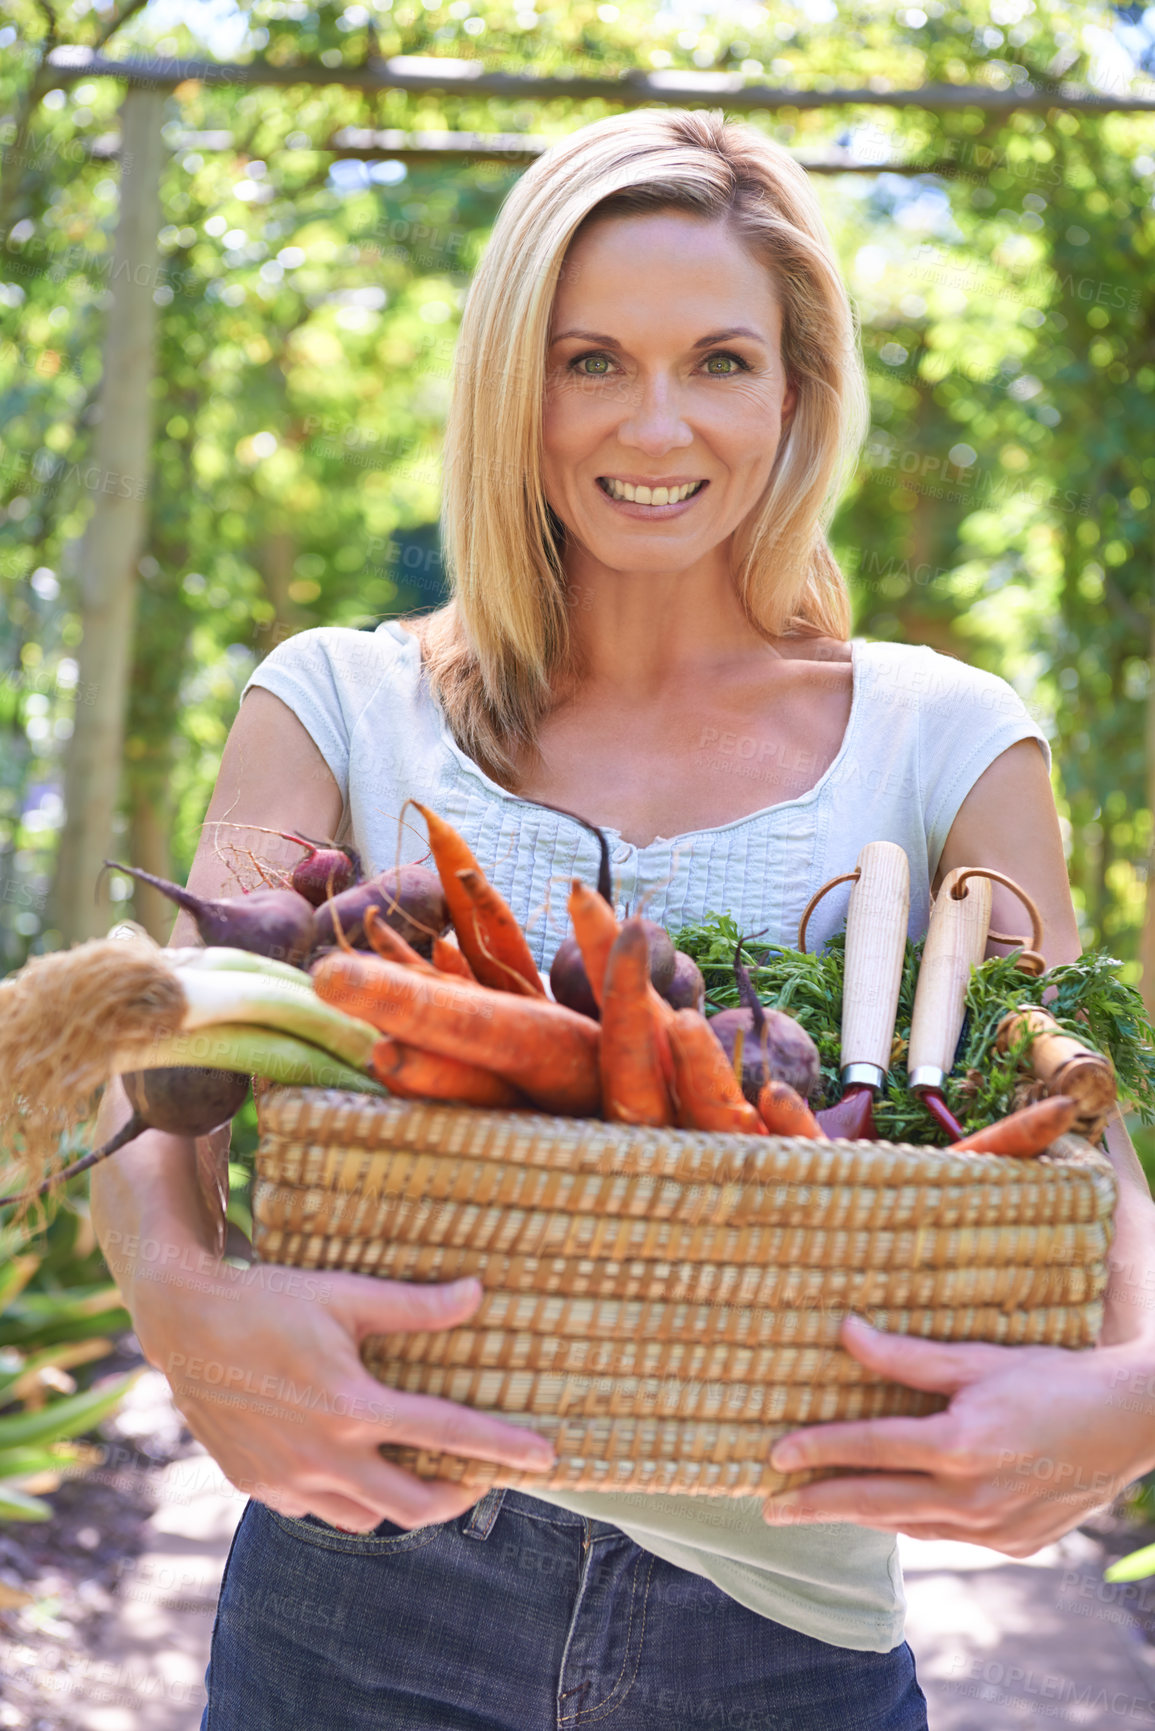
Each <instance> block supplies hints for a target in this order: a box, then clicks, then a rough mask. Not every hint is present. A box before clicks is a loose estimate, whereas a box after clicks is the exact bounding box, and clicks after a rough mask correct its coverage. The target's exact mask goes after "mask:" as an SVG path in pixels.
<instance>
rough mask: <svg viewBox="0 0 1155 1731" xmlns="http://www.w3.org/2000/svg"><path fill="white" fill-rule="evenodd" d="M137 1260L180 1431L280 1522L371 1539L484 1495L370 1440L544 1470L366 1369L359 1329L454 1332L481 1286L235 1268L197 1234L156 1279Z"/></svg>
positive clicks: (538, 1448) (547, 1449)
mask: <svg viewBox="0 0 1155 1731" xmlns="http://www.w3.org/2000/svg"><path fill="white" fill-rule="evenodd" d="M149 1272H150V1270H149V1265H148V1264H138V1268H137V1277H136V1280H135V1282H134V1292H133V1304H132V1309H133V1321H134V1325H135V1327H136V1333H137V1338H138V1339H139V1341H140V1344H141V1348H142V1350H143V1352H144V1355H145V1357H146V1358H147V1359H148V1361H149V1363H150V1364H152V1365H154V1366H155V1367H156V1369H158V1370H160V1371H163V1373H164V1375H165V1376H166V1377H167V1378H168V1380H169V1383H170V1385H171V1387H172V1392H173V1399H174V1401H175V1402H176V1405H177V1406H178V1408H179V1409H180V1411H181V1412H182V1414H183V1415H184V1418H185V1422H186V1423H187V1425H188V1427H189V1429H190V1430H191V1431H192V1433H193V1435H194V1436H195V1437H196V1438H197V1440H198V1441H199V1442H201V1443H203V1445H204V1447H205V1448H206V1449H207V1450H208V1452H209V1454H210V1455H212V1457H213V1459H214V1460H215V1461H216V1462H217V1463H218V1465H219V1466H220V1468H221V1470H222V1472H223V1473H224V1474H225V1477H226V1478H227V1479H229V1480H230V1481H231V1483H232V1484H234V1485H236V1487H237V1489H238V1490H240V1491H243V1492H244V1493H245V1494H246V1495H248V1496H251V1497H254V1498H255V1499H256V1500H257V1501H258V1502H262V1503H267V1504H268V1505H269V1507H270V1508H274V1509H277V1510H278V1511H279V1512H280V1513H281V1514H284V1515H290V1516H300V1515H304V1514H312V1515H317V1516H319V1517H320V1519H321V1520H324V1521H327V1522H328V1523H329V1525H330V1526H335V1527H340V1528H343V1529H344V1530H345V1531H351V1532H369V1531H371V1530H372V1529H373V1528H374V1527H375V1526H377V1525H378V1523H379V1522H380V1521H383V1520H388V1521H392V1522H394V1523H395V1525H397V1526H401V1527H406V1528H411V1527H416V1526H425V1525H430V1524H432V1523H434V1522H439V1521H448V1520H453V1519H455V1518H456V1516H458V1515H460V1514H464V1512H465V1511H466V1509H469V1508H471V1507H472V1506H473V1504H474V1503H475V1502H476V1501H477V1499H478V1497H479V1496H480V1495H481V1494H482V1493H481V1492H480V1491H479V1490H478V1489H477V1488H476V1487H474V1488H472V1489H466V1488H464V1487H462V1486H460V1485H455V1484H450V1483H449V1482H448V1481H446V1480H444V1479H419V1478H417V1477H416V1476H415V1475H414V1474H413V1473H409V1472H405V1471H404V1470H403V1469H402V1468H400V1467H397V1466H393V1465H390V1464H389V1462H387V1461H385V1460H383V1459H382V1458H381V1456H380V1454H379V1453H378V1449H377V1445H378V1444H379V1443H384V1442H389V1443H408V1444H413V1445H416V1446H419V1447H425V1448H430V1449H443V1450H446V1451H447V1452H450V1453H453V1454H459V1455H471V1456H478V1457H481V1458H483V1459H485V1460H492V1461H498V1462H500V1463H501V1464H502V1465H505V1466H510V1467H516V1468H525V1467H529V1468H545V1467H547V1466H549V1465H551V1464H552V1461H553V1459H554V1451H553V1448H552V1446H551V1444H550V1443H549V1442H547V1441H545V1439H543V1438H541V1437H538V1436H537V1435H536V1434H535V1433H534V1432H531V1431H528V1430H526V1429H525V1428H523V1427H520V1426H517V1425H513V1424H509V1423H506V1422H505V1421H503V1420H501V1419H498V1418H492V1417H489V1416H488V1415H486V1414H484V1413H479V1412H474V1411H473V1410H472V1409H471V1408H469V1407H463V1406H458V1405H455V1404H454V1403H453V1402H452V1401H447V1400H440V1399H437V1398H436V1397H434V1396H431V1395H418V1394H404V1393H400V1392H399V1391H397V1390H396V1389H392V1388H389V1387H388V1386H387V1385H386V1384H384V1383H381V1382H378V1381H377V1379H376V1378H375V1377H374V1376H371V1375H370V1373H369V1372H368V1371H367V1370H366V1369H365V1366H364V1365H363V1364H362V1362H361V1356H360V1351H359V1347H360V1343H361V1341H362V1340H363V1339H364V1338H365V1336H366V1335H369V1334H396V1333H398V1332H400V1331H402V1330H409V1329H432V1328H450V1327H452V1326H454V1325H455V1324H458V1323H462V1322H464V1321H465V1320H466V1319H467V1318H468V1317H470V1316H471V1315H472V1314H473V1312H474V1311H475V1310H476V1309H477V1306H478V1304H479V1303H480V1301H481V1283H480V1282H479V1281H477V1280H474V1279H470V1280H466V1281H460V1282H455V1283H452V1284H430V1285H414V1284H409V1283H407V1282H402V1281H396V1280H379V1279H377V1278H376V1277H375V1276H371V1275H362V1274H344V1273H334V1272H331V1271H328V1270H309V1269H300V1268H287V1267H282V1266H280V1265H278V1264H275V1263H258V1264H253V1265H252V1266H251V1267H249V1268H237V1267H232V1266H230V1265H229V1264H227V1263H222V1262H220V1261H218V1260H217V1259H215V1258H212V1257H210V1256H208V1255H207V1254H206V1253H205V1252H204V1251H203V1250H201V1249H200V1248H199V1247H198V1246H195V1245H194V1243H193V1241H192V1239H191V1238H190V1240H189V1241H188V1244H187V1246H186V1248H185V1251H184V1253H183V1254H181V1255H180V1257H179V1265H177V1266H174V1262H173V1261H172V1260H170V1261H169V1262H168V1263H167V1265H164V1266H160V1267H158V1268H157V1269H156V1272H155V1276H154V1278H153V1279H151V1280H150V1278H149Z"/></svg>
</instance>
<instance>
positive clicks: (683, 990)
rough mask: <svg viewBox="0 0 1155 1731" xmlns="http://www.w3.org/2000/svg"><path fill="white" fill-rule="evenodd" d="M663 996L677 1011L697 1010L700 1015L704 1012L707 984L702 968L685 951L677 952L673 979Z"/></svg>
mask: <svg viewBox="0 0 1155 1731" xmlns="http://www.w3.org/2000/svg"><path fill="white" fill-rule="evenodd" d="M662 996H663V998H665V1000H666V1002H667V1004H672V1005H673V1006H674V1008H675V1010H697V1011H698V1013H699V1015H700V1014H702V1012H703V1011H704V1009H705V1005H706V982H705V980H704V979H703V978H702V970H701V968H700V967H699V966H698V964H697V962H696V961H695V960H694V958H693V956H688V955H687V954H686V952H685V950H677V951H676V952H675V954H674V974H673V978H672V979H671V981H670V983H669V985H668V986H667V987H666V989H665V991H664V992H663V993H662Z"/></svg>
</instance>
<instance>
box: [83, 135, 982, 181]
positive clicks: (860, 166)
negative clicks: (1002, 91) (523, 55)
mask: <svg viewBox="0 0 1155 1731" xmlns="http://www.w3.org/2000/svg"><path fill="white" fill-rule="evenodd" d="M550 142H551V140H550V139H548V138H538V137H535V136H533V135H532V134H530V133H510V132H507V133H500V132H499V133H484V132H400V131H398V130H396V129H395V128H385V129H384V130H380V131H375V130H373V129H371V128H369V127H363V126H347V127H344V128H343V129H342V130H341V131H340V132H338V133H335V134H334V135H333V137H332V138H329V139H326V140H322V141H320V142H319V143H317V144H304V145H299V146H298V145H294V146H291V147H289V146H285V145H282V146H281V148H280V150H279V152H278V155H279V156H292V155H295V154H298V153H299V154H301V155H306V154H307V155H315V154H317V153H320V154H322V155H326V154H328V155H331V156H335V157H340V158H342V159H344V160H347V161H352V162H380V161H381V160H382V158H383V157H387V158H388V159H389V161H391V162H405V163H414V164H417V165H420V164H421V163H430V162H458V163H464V164H468V163H475V162H497V163H502V164H503V165H504V166H505V167H507V168H528V167H529V165H530V163H531V162H533V161H534V160H535V158H536V157H538V156H540V155H541V154H542V152H543V151H545V150H547V149H548V148H549V145H550ZM171 148H172V149H173V150H174V151H175V150H198V151H210V152H211V151H216V150H231V149H232V148H233V135H232V133H231V132H219V131H217V132H207V133H204V132H188V133H183V134H180V135H178V136H177V137H175V138H173V139H172V141H171ZM119 155H120V140H119V138H118V137H117V136H116V134H115V133H105V134H104V135H103V136H101V137H100V138H94V139H93V140H92V143H91V144H90V146H89V148H88V156H89V158H90V160H92V161H94V162H115V161H116V159H117V158H118V157H119ZM795 161H796V162H797V163H798V166H799V167H800V168H804V169H805V170H806V172H807V174H939V175H957V174H958V173H960V167H959V164H958V163H957V162H953V161H950V160H947V159H944V160H942V161H934V162H860V161H857V160H856V159H855V158H854V157H852V156H850V155H849V153H845V154H842V155H838V156H830V157H824V158H821V159H819V158H814V157H804V156H798V157H796V158H795ZM990 166H991V167H994V166H995V164H994V163H993V162H992V163H991V165H990ZM966 172H967V175H968V176H977V177H978V178H980V179H982V178H985V175H986V173H987V170H986V169H984V168H978V167H973V166H972V167H968V168H967V170H966Z"/></svg>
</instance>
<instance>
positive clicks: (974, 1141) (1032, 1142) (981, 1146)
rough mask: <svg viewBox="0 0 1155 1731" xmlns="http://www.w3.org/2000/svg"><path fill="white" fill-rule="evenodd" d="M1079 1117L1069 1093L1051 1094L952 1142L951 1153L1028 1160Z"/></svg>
mask: <svg viewBox="0 0 1155 1731" xmlns="http://www.w3.org/2000/svg"><path fill="white" fill-rule="evenodd" d="M1078 1116H1079V1103H1078V1101H1077V1100H1072V1098H1071V1096H1070V1095H1069V1094H1052V1095H1051V1096H1050V1098H1049V1099H1046V1100H1036V1101H1035V1103H1034V1105H1033V1106H1024V1107H1023V1108H1022V1110H1021V1111H1018V1112H1011V1113H1009V1114H1008V1115H1007V1117H1005V1118H999V1119H997V1120H996V1122H995V1123H993V1124H987V1125H985V1126H984V1128H983V1129H981V1130H972V1132H971V1134H970V1135H969V1136H964V1137H963V1138H962V1139H961V1141H958V1142H952V1143H951V1145H950V1148H949V1150H948V1152H949V1153H951V1154H1017V1155H1019V1156H1020V1157H1021V1158H1023V1159H1029V1158H1030V1156H1031V1155H1033V1154H1041V1153H1042V1152H1043V1150H1044V1149H1046V1148H1049V1147H1050V1145H1051V1143H1052V1142H1053V1141H1054V1140H1055V1137H1056V1136H1061V1135H1062V1134H1063V1132H1064V1131H1065V1130H1069V1129H1070V1128H1071V1125H1072V1124H1073V1123H1074V1122H1075V1119H1076V1118H1077V1117H1078Z"/></svg>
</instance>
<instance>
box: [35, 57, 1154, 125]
mask: <svg viewBox="0 0 1155 1731" xmlns="http://www.w3.org/2000/svg"><path fill="white" fill-rule="evenodd" d="M42 73H43V76H44V80H45V84H44V87H45V89H49V88H51V87H52V86H54V85H57V86H63V85H68V84H72V83H75V82H76V81H77V80H79V79H89V78H120V79H123V80H124V81H125V83H126V84H129V85H133V86H144V87H147V88H151V89H154V90H175V89H176V88H177V87H178V86H179V85H181V84H187V83H190V82H195V83H198V84H206V85H213V84H219V85H232V84H240V85H275V86H280V87H282V88H283V87H285V86H288V85H293V84H311V85H344V86H345V87H347V88H348V89H351V90H361V91H363V92H365V93H366V94H372V93H375V92H378V91H385V90H405V91H410V92H417V93H423V92H427V91H437V92H440V93H442V94H444V95H454V96H485V97H500V98H504V99H506V100H507V101H526V100H528V101H533V102H589V101H602V102H616V103H623V104H625V105H626V106H627V107H631V108H632V107H636V106H637V105H638V104H640V103H643V102H657V103H662V104H665V105H668V106H670V107H674V108H685V107H688V106H691V105H693V106H700V105H701V104H702V103H704V102H712V103H713V102H716V103H722V104H724V105H725V106H726V107H727V108H729V109H734V110H745V111H749V112H753V111H756V110H777V109H782V108H794V109H799V108H852V107H873V108H923V109H933V110H938V111H942V112H958V111H959V110H961V109H964V108H978V109H982V110H983V111H984V112H986V113H989V114H1010V113H1013V112H1015V111H1016V110H1029V111H1034V112H1035V113H1041V112H1045V111H1046V110H1048V109H1053V108H1062V109H1068V110H1073V111H1075V112H1078V113H1087V114H1122V113H1128V114H1130V113H1150V112H1153V111H1155V96H1136V95H1132V94H1130V93H1129V92H1128V93H1124V94H1122V95H1101V94H1099V93H1097V92H1094V91H1088V90H1083V89H1079V88H1072V87H1071V86H1070V85H1064V84H1057V85H1054V86H1046V87H1040V86H1038V85H1034V84H1029V83H1023V84H1015V85H1012V86H1011V87H1010V88H1009V89H1007V90H993V89H991V88H989V87H988V86H986V85H982V84H924V85H922V86H920V87H919V88H918V89H915V90H894V89H892V88H890V86H889V81H888V80H886V79H874V80H872V81H871V83H870V84H869V85H867V86H865V87H861V88H856V89H847V90H843V89H838V88H832V89H829V90H790V89H784V88H782V87H781V86H777V87H774V86H770V85H766V84H755V83H752V82H751V81H750V80H749V79H748V78H747V77H746V76H745V75H744V74H743V73H740V72H690V71H678V72H642V71H640V70H638V69H630V70H629V71H626V72H623V73H622V74H621V75H620V77H617V78H586V77H579V78H565V77H557V78H555V77H543V76H540V75H538V74H536V73H529V72H489V71H486V69H485V67H484V65H483V64H482V62H481V61H480V60H477V61H474V60H451V59H448V58H443V59H442V58H437V57H433V56H416V55H396V56H394V57H393V58H392V59H389V60H372V59H370V60H368V61H366V62H365V63H364V64H362V65H360V66H318V65H314V64H311V63H299V64H291V65H287V66H277V65H273V64H272V63H271V62H269V61H265V60H252V61H248V62H246V63H244V64H233V63H230V62H227V61H215V60H175V59H156V58H153V59H125V60H114V59H111V58H110V57H108V56H107V55H103V54H100V53H97V52H95V51H94V50H93V49H89V48H84V47H80V46H76V45H68V46H62V47H59V48H54V49H52V51H51V52H50V53H49V55H48V57H47V59H46V61H45V63H44V65H43V68H42Z"/></svg>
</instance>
